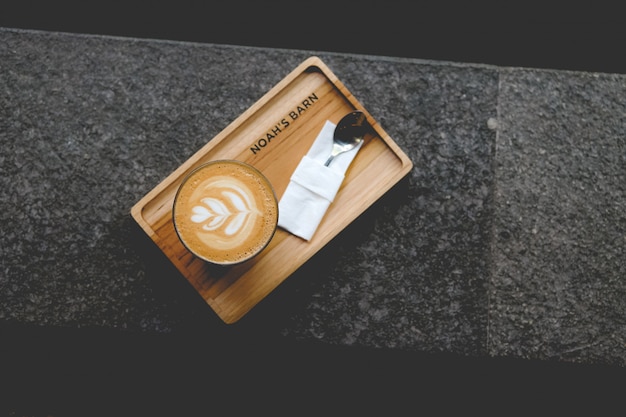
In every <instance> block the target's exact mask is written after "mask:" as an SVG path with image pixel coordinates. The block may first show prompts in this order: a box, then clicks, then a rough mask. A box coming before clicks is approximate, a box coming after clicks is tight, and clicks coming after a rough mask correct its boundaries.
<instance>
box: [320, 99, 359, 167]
mask: <svg viewBox="0 0 626 417" xmlns="http://www.w3.org/2000/svg"><path fill="white" fill-rule="evenodd" d="M367 129H368V124H367V122H366V121H365V114H364V113H363V112H362V111H359V110H357V111H353V112H351V113H348V114H346V115H345V116H343V117H342V118H341V120H339V123H337V126H336V127H335V133H334V134H333V149H332V151H331V153H330V157H328V159H327V160H326V162H325V163H324V166H328V165H330V163H331V161H332V160H333V159H334V158H335V156H337V155H339V154H340V153H344V152H348V151H349V150H351V149H353V148H354V147H355V146H357V145H358V144H359V143H361V142H363V137H364V136H365V133H366V132H367Z"/></svg>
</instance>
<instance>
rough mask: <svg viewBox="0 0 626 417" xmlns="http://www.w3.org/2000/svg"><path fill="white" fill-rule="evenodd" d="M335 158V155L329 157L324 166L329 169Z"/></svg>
mask: <svg viewBox="0 0 626 417" xmlns="http://www.w3.org/2000/svg"><path fill="white" fill-rule="evenodd" d="M334 158H335V155H330V156H329V157H328V159H327V160H326V162H324V166H325V167H327V166H328V165H330V162H331V161H332V160H333V159H334Z"/></svg>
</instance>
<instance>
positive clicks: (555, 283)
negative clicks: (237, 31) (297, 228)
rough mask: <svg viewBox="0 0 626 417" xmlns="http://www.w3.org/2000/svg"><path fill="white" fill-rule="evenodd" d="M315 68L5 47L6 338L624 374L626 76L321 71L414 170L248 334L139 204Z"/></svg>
mask: <svg viewBox="0 0 626 417" xmlns="http://www.w3.org/2000/svg"><path fill="white" fill-rule="evenodd" d="M310 55H311V54H310V53H309V52H306V51H298V50H279V49H264V48H246V47H236V46H225V45H210V44H192V43H180V42H166V41H153V40H136V39H123V38H110V37H99V36H80V35H69V34H58V33H46V32H30V31H16V30H7V29H0V144H1V145H2V150H1V151H0V186H1V191H0V216H1V221H2V225H3V228H2V234H1V235H0V262H1V268H0V322H1V323H2V324H3V325H15V324H17V325H20V324H24V325H28V324H35V325H42V326H48V327H65V328H67V327H70V328H77V327H79V328H106V329H113V330H115V331H121V332H131V333H135V332H139V333H148V334H170V335H177V334H194V333H200V332H201V333H203V334H210V335H213V337H214V338H215V340H219V339H220V338H224V337H230V336H239V335H251V336H252V337H257V336H263V337H268V338H270V339H272V340H273V339H277V340H287V341H297V342H298V343H300V342H303V343H314V344H315V343H320V344H324V345H333V346H335V345H339V346H348V347H366V348H382V349H396V350H402V351H423V352H451V353H454V354H459V355H466V356H479V357H514V358H525V359H550V360H551V359H556V360H559V361H568V362H580V363H600V364H609V365H617V366H624V365H625V364H626V349H625V336H624V335H625V334H626V327H625V318H626V294H625V288H626V283H625V282H624V278H623V277H624V272H625V269H626V266H625V261H624V256H623V254H624V248H625V247H626V232H625V228H626V217H625V214H624V213H625V212H626V195H625V192H624V190H625V188H624V187H625V186H624V184H625V183H626V181H625V180H626V178H625V169H626V168H625V167H626V160H625V158H626V148H625V142H624V137H625V134H626V123H625V118H626V117H625V115H626V100H625V98H626V77H625V76H623V75H611V74H586V73H571V72H558V71H545V70H543V71H542V70H532V69H518V68H496V67H489V66H479V65H465V64H454V63H445V62H428V61H420V60H413V59H394V58H387V57H375V56H364V55H349V54H330V53H319V54H317V55H318V56H319V57H320V58H321V59H322V60H323V61H324V62H325V63H326V64H327V65H328V66H329V67H330V68H331V70H333V72H334V73H335V74H336V75H337V76H338V77H339V78H340V79H341V80H342V81H343V82H344V83H345V84H346V86H347V87H348V89H349V90H350V91H351V92H352V93H353V94H354V95H355V96H356V97H357V99H359V100H360V101H361V102H362V103H363V104H364V106H365V107H366V108H367V109H368V111H369V112H370V113H371V114H372V115H373V116H374V117H375V118H376V119H377V120H378V121H379V122H380V124H381V125H382V127H383V128H384V129H385V130H386V131H387V132H388V133H389V135H390V136H391V137H392V138H393V139H394V141H396V142H397V143H398V145H399V146H400V147H401V148H402V149H403V150H404V151H405V152H406V153H407V154H408V156H409V157H410V158H411V160H412V161H413V162H414V165H415V167H414V169H413V170H412V171H411V172H410V173H409V175H407V177H406V178H405V179H403V180H402V181H401V182H400V183H398V184H397V186H395V187H394V188H393V189H392V190H390V191H389V192H388V193H387V194H386V195H385V196H383V197H382V198H381V199H380V200H379V201H378V202H376V203H375V204H374V205H373V206H372V207H371V208H370V209H368V210H367V211H366V212H365V213H364V214H363V215H362V216H360V217H359V218H358V219H357V220H356V221H355V222H354V223H353V224H351V225H350V226H349V227H348V228H346V229H345V230H344V231H342V233H340V235H339V236H337V238H335V239H334V240H333V241H332V242H331V243H330V244H328V245H327V246H326V247H325V248H323V249H322V250H321V251H320V252H319V253H318V254H317V255H316V256H314V257H313V258H312V259H311V260H310V261H309V262H307V263H306V264H305V265H303V266H302V268H300V269H299V270H298V271H297V272H296V273H295V274H294V275H293V276H292V277H290V278H289V279H287V280H286V281H285V282H284V283H283V284H282V285H281V286H280V287H279V288H277V289H276V290H275V291H274V292H273V293H272V294H270V296H268V297H267V298H266V299H265V300H263V301H262V302H261V303H260V304H259V305H257V306H256V307H255V308H254V309H253V310H252V311H251V312H250V313H249V314H248V315H246V316H245V317H244V318H243V319H242V320H240V322H238V323H236V324H234V325H230V326H228V325H225V324H223V323H222V322H221V321H220V320H219V319H218V318H217V316H216V315H215V314H214V313H213V312H212V310H211V309H210V308H209V307H208V306H207V305H206V304H205V303H204V301H202V300H201V299H200V297H199V296H198V295H197V294H196V293H195V292H194V291H193V290H192V289H191V287H190V286H189V285H188V284H187V282H186V281H185V280H184V278H183V277H181V276H180V275H179V274H178V273H177V271H176V270H175V269H174V268H173V267H172V266H171V265H170V264H169V262H168V261H167V259H164V257H163V256H162V254H161V253H160V252H159V251H158V250H156V246H154V245H153V244H152V242H151V241H149V239H147V237H146V236H145V235H144V234H143V233H142V231H141V230H140V229H139V227H137V225H135V223H134V221H133V220H132V218H131V216H130V208H131V207H132V206H133V205H134V204H135V203H136V202H137V201H138V200H139V199H140V198H141V197H143V196H144V195H145V194H146V193H147V192H148V191H150V190H151V189H152V188H154V187H155V186H156V185H158V184H159V183H160V182H161V181H162V180H163V179H164V178H165V177H166V176H167V175H169V174H170V173H171V172H172V171H173V170H174V169H175V168H176V167H177V166H178V165H180V164H181V163H182V162H183V161H185V160H186V159H187V158H188V157H190V156H191V155H192V154H193V153H195V152H196V151H197V150H198V149H199V148H200V147H202V146H203V145H204V144H205V143H206V142H207V141H208V140H210V139H211V138H212V137H214V136H215V135H216V134H218V133H219V132H220V131H221V130H222V129H223V128H225V127H226V126H227V125H228V124H229V123H230V122H232V121H233V120H234V119H236V118H237V116H239V115H240V114H241V113H242V112H243V111H244V110H246V109H247V108H248V107H249V106H250V105H252V104H253V103H254V102H256V100H258V99H259V98H260V97H261V96H262V95H263V94H265V93H266V92H267V91H268V90H269V89H270V88H271V87H273V86H274V85H275V84H276V83H277V82H278V81H280V80H281V79H282V78H283V77H284V76H285V75H287V74H288V73H289V72H290V71H291V70H292V69H293V68H295V67H296V66H297V65H298V64H299V63H300V62H302V61H303V60H304V59H306V58H307V57H308V56H310Z"/></svg>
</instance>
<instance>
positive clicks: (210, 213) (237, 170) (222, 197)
mask: <svg viewBox="0 0 626 417" xmlns="http://www.w3.org/2000/svg"><path fill="white" fill-rule="evenodd" d="M173 217H174V225H175V228H176V232H177V233H178V235H179V237H180V239H181V241H182V242H183V244H184V245H185V246H186V247H187V248H188V249H189V250H190V251H191V252H193V253H194V254H196V255H197V256H199V257H201V258H203V259H205V260H207V261H209V262H213V263H219V264H230V263H239V262H243V261H244V260H246V259H249V258H250V257H252V256H254V255H256V254H257V253H258V252H260V251H261V250H262V249H263V248H264V247H265V246H266V245H267V243H268V242H269V241H270V240H271V238H272V236H273V234H274V231H275V229H276V224H277V221H278V204H277V201H276V197H275V195H274V191H273V189H272V187H271V184H270V183H269V182H268V180H267V179H266V178H265V177H264V176H263V175H262V174H261V173H260V172H259V171H258V170H256V169H255V168H253V167H251V166H249V165H247V164H244V163H242V162H239V161H214V162H211V163H208V164H205V165H203V166H201V167H200V168H198V169H196V170H195V171H193V172H192V173H191V174H190V175H189V176H188V177H187V178H186V179H185V180H184V181H183V183H182V184H181V186H180V188H179V190H178V193H177V194H176V198H175V201H174V210H173Z"/></svg>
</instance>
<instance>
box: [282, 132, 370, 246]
mask: <svg viewBox="0 0 626 417" xmlns="http://www.w3.org/2000/svg"><path fill="white" fill-rule="evenodd" d="M334 132H335V124H334V123H332V122H330V121H326V123H325V124H324V127H322V130H321V131H320V133H319V134H318V135H317V138H316V139H315V142H313V145H311V148H310V149H309V151H308V153H307V154H306V155H304V157H303V158H302V160H301V161H300V163H299V164H298V166H297V167H296V169H295V171H294V172H293V174H292V175H291V178H290V180H289V185H287V189H286V190H285V193H284V194H283V196H282V198H281V199H280V201H279V203H278V226H280V227H282V228H283V229H285V230H287V231H288V232H290V233H292V234H294V235H296V236H299V237H301V238H303V239H305V240H311V238H312V237H313V234H314V233H315V231H316V230H317V226H318V225H319V224H320V222H321V221H322V218H323V217H324V214H325V213H326V210H327V209H328V207H329V206H330V203H332V202H333V200H334V199H335V195H336V194H337V191H339V188H340V187H341V183H342V182H343V179H344V177H345V173H346V170H347V169H348V167H349V166H350V163H351V162H352V160H353V159H354V157H355V156H356V154H357V152H358V151H359V149H360V148H361V146H362V145H363V142H361V143H359V144H358V145H357V146H356V147H354V148H353V149H351V150H350V151H348V152H344V153H341V154H339V155H337V156H336V157H335V159H333V160H332V162H331V163H330V165H329V166H324V163H325V162H326V160H327V159H328V157H329V156H330V153H331V151H332V148H333V133H334Z"/></svg>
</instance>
